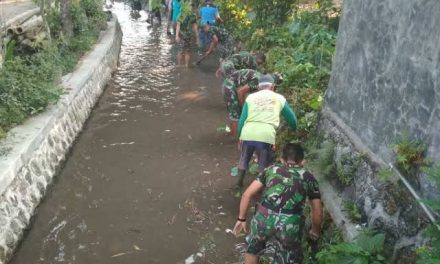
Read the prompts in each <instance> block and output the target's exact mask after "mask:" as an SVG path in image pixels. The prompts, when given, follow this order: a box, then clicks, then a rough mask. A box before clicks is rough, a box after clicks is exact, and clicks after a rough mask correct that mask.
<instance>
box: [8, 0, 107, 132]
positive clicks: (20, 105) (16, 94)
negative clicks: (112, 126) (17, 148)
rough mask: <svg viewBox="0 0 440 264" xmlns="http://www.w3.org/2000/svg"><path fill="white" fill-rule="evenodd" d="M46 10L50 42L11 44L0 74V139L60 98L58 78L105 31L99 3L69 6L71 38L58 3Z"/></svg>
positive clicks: (90, 1) (93, 0)
mask: <svg viewBox="0 0 440 264" xmlns="http://www.w3.org/2000/svg"><path fill="white" fill-rule="evenodd" d="M56 3H57V4H56V5H55V6H53V7H51V8H50V9H47V10H45V14H44V15H45V20H46V22H47V25H48V28H49V29H50V33H51V36H50V38H48V39H46V40H43V41H41V42H39V43H37V44H35V45H33V46H31V47H25V46H22V45H20V44H19V43H18V42H16V40H15V39H13V40H11V41H10V42H9V43H8V44H7V47H6V49H5V61H4V64H3V66H2V68H1V70H0V138H2V137H4V136H5V133H6V131H8V130H9V129H11V128H12V127H13V126H15V125H17V124H20V123H21V122H23V121H24V120H25V119H26V118H27V117H28V116H31V115H34V114H36V113H39V112H41V111H43V110H44V109H45V108H46V107H47V106H48V105H50V104H51V103H54V102H56V101H57V99H58V98H59V96H60V95H61V94H62V90H61V89H60V87H59V84H60V81H61V76H62V75H63V74H65V73H68V72H70V71H72V70H73V69H74V67H75V65H76V63H77V61H78V59H79V58H80V56H81V55H83V54H84V52H86V51H87V50H89V49H90V47H91V46H92V45H93V43H94V42H95V41H96V39H97V37H98V35H99V31H100V30H101V29H103V28H104V27H105V25H106V24H105V21H106V15H105V13H104V12H103V11H102V6H101V1H98V0H80V1H75V2H74V3H72V6H71V10H70V11H71V12H70V13H71V17H72V27H73V32H72V35H71V36H69V37H67V35H66V34H64V32H63V28H62V26H63V21H62V19H61V13H60V11H59V10H60V7H59V5H60V2H59V1H58V2H56Z"/></svg>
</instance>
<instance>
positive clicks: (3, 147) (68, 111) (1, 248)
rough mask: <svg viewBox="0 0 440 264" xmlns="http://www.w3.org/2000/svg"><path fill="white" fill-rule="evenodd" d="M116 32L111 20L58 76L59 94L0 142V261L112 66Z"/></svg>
mask: <svg viewBox="0 0 440 264" xmlns="http://www.w3.org/2000/svg"><path fill="white" fill-rule="evenodd" d="M121 40H122V31H121V28H120V26H119V23H118V22H117V19H115V18H114V19H113V20H112V21H110V22H109V23H108V28H107V30H106V31H105V32H103V33H102V34H101V37H100V39H99V40H98V43H97V44H96V45H95V47H94V49H93V50H92V51H91V52H90V53H88V54H87V55H86V56H85V57H84V58H83V59H82V60H81V62H80V63H79V65H78V67H77V69H76V70H75V72H73V73H72V74H69V75H67V76H64V77H63V83H62V85H63V87H64V88H65V89H66V92H67V94H65V95H64V96H63V97H62V98H61V99H60V101H59V102H58V103H57V104H56V105H54V106H52V107H50V108H49V109H48V110H47V111H46V112H44V113H42V114H40V115H38V116H36V117H33V118H31V119H29V120H28V121H26V122H25V124H23V125H21V126H19V127H16V128H14V129H13V130H11V131H10V133H8V137H7V138H6V139H5V140H4V141H2V142H1V143H0V152H1V153H3V155H2V156H1V157H0V195H1V196H0V264H2V263H5V262H6V261H7V260H8V259H9V258H10V256H11V255H12V253H13V251H14V249H15V247H16V245H17V244H18V242H19V241H20V239H21V238H22V237H23V233H24V230H25V229H26V228H27V226H28V224H29V222H30V219H31V217H32V215H33V213H34V210H35V208H36V207H37V206H38V204H39V203H40V201H41V199H42V198H43V196H44V194H45V192H46V189H47V187H48V185H49V184H50V183H51V182H52V180H53V177H54V176H55V175H56V172H57V169H58V168H59V167H60V165H61V164H62V162H63V160H64V159H65V157H66V154H67V153H68V151H69V148H70V147H71V145H72V144H73V142H74V140H75V138H76V136H77V135H78V133H79V132H80V131H81V129H82V126H83V124H84V122H85V121H86V120H87V118H88V116H89V114H90V112H91V110H92V108H93V106H94V105H95V103H96V102H97V100H98V98H99V97H100V95H101V94H102V92H103V90H104V88H105V85H106V83H107V81H108V80H109V79H110V78H111V73H112V72H113V71H114V70H115V69H116V66H117V63H118V59H119V51H120V46H121Z"/></svg>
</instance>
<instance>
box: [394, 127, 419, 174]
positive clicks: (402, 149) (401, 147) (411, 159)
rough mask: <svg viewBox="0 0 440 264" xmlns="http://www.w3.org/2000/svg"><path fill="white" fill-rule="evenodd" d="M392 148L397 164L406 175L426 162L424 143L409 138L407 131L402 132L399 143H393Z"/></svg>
mask: <svg viewBox="0 0 440 264" xmlns="http://www.w3.org/2000/svg"><path fill="white" fill-rule="evenodd" d="M394 150H395V152H396V155H397V166H398V168H399V170H401V171H402V172H403V173H404V174H406V175H408V174H410V173H411V171H412V170H414V169H417V168H419V167H420V166H423V165H426V163H427V161H426V160H425V150H426V145H425V144H424V143H423V142H421V141H419V140H414V139H411V138H410V136H409V135H408V134H407V133H403V134H402V136H401V138H400V141H399V143H397V144H396V145H394Z"/></svg>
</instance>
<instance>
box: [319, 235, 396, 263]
mask: <svg viewBox="0 0 440 264" xmlns="http://www.w3.org/2000/svg"><path fill="white" fill-rule="evenodd" d="M384 241H385V236H384V235H383V234H375V235H372V234H370V233H361V234H360V235H359V236H358V237H356V238H355V239H354V240H353V241H352V242H351V243H348V242H342V243H339V244H335V245H329V246H328V247H327V248H325V249H324V250H322V251H320V252H319V253H318V254H317V259H318V262H319V263H322V264H339V263H353V264H354V263H356V264H381V263H388V262H387V260H386V259H385V257H383V256H382V255H381V254H382V252H383V249H384Z"/></svg>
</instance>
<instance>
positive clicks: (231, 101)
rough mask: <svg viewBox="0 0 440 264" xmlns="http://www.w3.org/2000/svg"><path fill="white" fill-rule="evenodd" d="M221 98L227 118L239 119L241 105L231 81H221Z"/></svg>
mask: <svg viewBox="0 0 440 264" xmlns="http://www.w3.org/2000/svg"><path fill="white" fill-rule="evenodd" d="M222 90H223V99H224V101H225V104H226V111H227V112H228V118H229V119H230V120H232V121H237V120H238V119H240V114H241V106H240V102H239V101H238V95H237V90H236V88H235V85H234V84H233V83H232V82H226V83H223V87H222Z"/></svg>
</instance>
